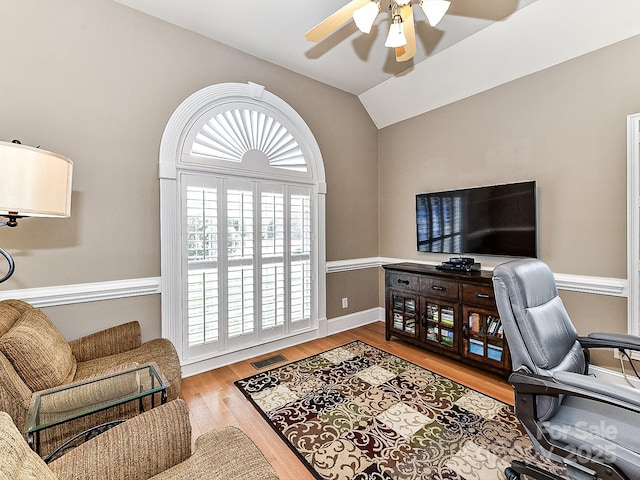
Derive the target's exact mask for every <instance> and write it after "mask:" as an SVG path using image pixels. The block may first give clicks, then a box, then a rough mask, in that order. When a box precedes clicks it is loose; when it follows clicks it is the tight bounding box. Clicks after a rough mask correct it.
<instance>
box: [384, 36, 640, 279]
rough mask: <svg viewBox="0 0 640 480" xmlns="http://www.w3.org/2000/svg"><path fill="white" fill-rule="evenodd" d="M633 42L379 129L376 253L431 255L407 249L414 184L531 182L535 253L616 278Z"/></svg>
mask: <svg viewBox="0 0 640 480" xmlns="http://www.w3.org/2000/svg"><path fill="white" fill-rule="evenodd" d="M639 51H640V36H638V37H636V38H633V39H631V40H627V41H625V42H621V43H619V44H616V45H614V46H611V47H609V48H605V49H602V50H599V51H596V52H594V53H591V54H589V55H585V56H583V57H579V58H577V59H574V60H571V61H569V62H566V63H563V64H561V65H558V66H556V67H553V68H549V69H547V70H544V71H542V72H539V73H537V74H533V75H530V76H528V77H525V78H522V79H520V80H516V81H514V82H511V83H509V84H506V85H504V86H500V87H497V88H494V89H492V90H489V91H487V92H484V93H482V94H479V95H475V96H473V97H471V98H468V99H465V100H462V101H459V102H456V103H454V104H451V105H449V106H446V107H443V108H440V109H438V110H435V111H433V112H430V113H427V114H424V115H421V116H419V117H416V118H414V119H410V120H407V121H404V122H401V123H398V124H396V125H393V126H390V127H387V128H385V129H383V130H381V131H380V135H379V178H380V209H379V219H380V254H381V255H383V256H391V257H400V258H415V259H433V258H434V257H429V256H428V255H427V254H418V253H417V252H416V247H415V218H414V215H415V214H414V211H415V194H416V193H420V192H429V191H437V190H448V189H452V188H461V187H470V186H478V185H487V184H493V183H507V182H516V181H521V180H536V181H537V184H538V188H539V200H540V204H539V208H540V210H539V215H540V248H539V255H540V257H541V258H542V259H543V260H545V261H546V262H548V263H549V265H550V266H551V268H552V269H553V270H554V271H556V272H561V273H572V274H579V275H593V276H602V277H616V278H626V275H627V272H626V268H627V267H626V159H627V154H626V153H627V152H626V148H627V144H626V117H627V115H629V114H632V113H636V112H638V111H640V90H639V89H638V83H637V78H638V77H639V76H640V63H639V62H638V61H637V56H638V52H639ZM437 259H438V260H439V258H437ZM481 260H482V261H483V263H485V264H487V265H489V264H495V263H497V262H499V261H500V259H497V258H485V259H481Z"/></svg>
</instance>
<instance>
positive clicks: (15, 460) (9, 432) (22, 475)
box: [0, 412, 56, 480]
mask: <svg viewBox="0 0 640 480" xmlns="http://www.w3.org/2000/svg"><path fill="white" fill-rule="evenodd" d="M0 452H1V453H0V478H3V479H11V480H27V479H29V480H31V479H34V478H37V479H38V480H55V479H56V476H55V475H54V474H53V472H52V471H51V470H49V468H48V467H47V465H46V464H45V463H44V461H43V460H42V459H41V458H40V457H39V456H38V455H37V454H36V453H35V452H34V451H33V450H31V449H30V448H29V445H28V444H27V442H25V441H24V438H23V437H22V435H20V432H18V429H17V428H16V427H15V425H14V424H13V421H12V420H11V417H10V416H9V414H8V413H6V412H0Z"/></svg>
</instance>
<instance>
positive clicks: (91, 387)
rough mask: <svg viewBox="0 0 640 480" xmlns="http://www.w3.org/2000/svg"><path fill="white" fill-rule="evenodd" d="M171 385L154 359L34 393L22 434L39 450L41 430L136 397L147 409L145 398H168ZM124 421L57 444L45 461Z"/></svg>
mask: <svg viewBox="0 0 640 480" xmlns="http://www.w3.org/2000/svg"><path fill="white" fill-rule="evenodd" d="M168 386H169V382H167V380H166V378H165V377H164V376H163V375H162V374H161V373H160V371H159V369H158V366H157V365H156V364H155V363H153V362H152V363H146V364H143V365H139V366H134V367H131V368H126V369H123V370H121V371H118V372H114V373H111V374H109V375H105V376H102V377H94V378H90V379H87V380H83V381H80V382H77V383H71V384H68V385H62V386H60V387H55V388H51V389H48V390H42V391H39V392H35V393H34V394H33V396H32V397H31V405H30V407H29V411H28V412H27V418H26V421H25V427H24V430H23V433H26V434H27V441H28V442H29V445H30V446H31V448H32V449H33V450H35V451H36V452H39V443H40V442H39V432H40V431H42V430H45V429H47V428H51V427H54V426H56V425H60V424H62V423H65V422H69V421H71V420H74V419H76V418H80V417H84V416H86V415H90V414H92V413H95V412H99V411H101V410H105V409H107V408H110V407H113V406H116V405H120V404H123V403H127V402H131V401H134V400H138V401H139V410H140V411H144V408H143V404H142V400H143V398H144V397H147V396H150V397H151V408H153V407H154V406H155V394H156V393H159V394H160V398H161V403H165V402H166V401H167V387H168ZM123 421H124V420H115V421H113V422H109V423H108V424H103V425H100V426H96V428H95V429H89V430H87V431H85V432H82V433H81V434H79V435H76V436H75V437H73V438H72V439H70V440H69V441H67V442H65V443H64V444H63V445H61V446H60V447H58V448H57V449H56V450H55V451H54V452H53V453H51V454H50V455H49V456H48V457H47V458H46V459H45V461H51V460H53V459H54V458H56V457H57V456H58V455H60V454H61V453H62V452H63V451H64V450H66V449H67V448H71V445H70V443H71V442H72V441H76V442H77V440H78V438H79V437H85V440H88V439H89V438H91V437H92V436H95V435H97V434H98V433H101V432H103V431H105V430H108V429H109V428H111V427H113V426H115V425H117V424H118V423H121V422H123Z"/></svg>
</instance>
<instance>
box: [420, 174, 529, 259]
mask: <svg viewBox="0 0 640 480" xmlns="http://www.w3.org/2000/svg"><path fill="white" fill-rule="evenodd" d="M416 230H417V239H418V251H419V252H432V253H448V254H456V255H462V254H465V255H466V254H475V255H504V256H511V257H537V253H538V248H537V247H538V242H537V238H538V234H537V202H536V182H535V181H529V182H520V183H510V184H504V185H491V186H486V187H476V188H466V189H462V190H450V191H446V192H433V193H421V194H418V195H416Z"/></svg>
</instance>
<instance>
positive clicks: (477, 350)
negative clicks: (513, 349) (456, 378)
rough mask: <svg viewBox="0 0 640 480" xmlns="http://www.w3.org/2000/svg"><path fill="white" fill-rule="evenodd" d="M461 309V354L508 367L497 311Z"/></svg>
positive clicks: (500, 322)
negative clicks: (462, 320)
mask: <svg viewBox="0 0 640 480" xmlns="http://www.w3.org/2000/svg"><path fill="white" fill-rule="evenodd" d="M463 310H464V311H463V315H464V326H463V332H464V341H463V355H464V356H465V357H467V358H477V359H481V360H482V361H488V362H489V363H495V364H499V365H500V366H504V367H506V368H508V366H509V361H510V359H509V358H507V357H508V353H507V352H508V350H507V348H506V342H505V338H504V335H503V331H502V321H501V320H500V317H498V315H497V313H496V312H494V311H490V310H484V309H481V308H472V307H464V309H463Z"/></svg>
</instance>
